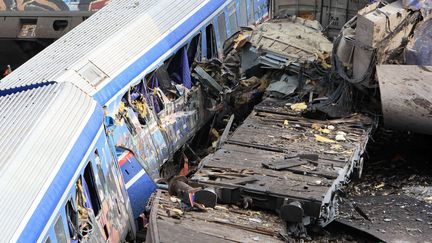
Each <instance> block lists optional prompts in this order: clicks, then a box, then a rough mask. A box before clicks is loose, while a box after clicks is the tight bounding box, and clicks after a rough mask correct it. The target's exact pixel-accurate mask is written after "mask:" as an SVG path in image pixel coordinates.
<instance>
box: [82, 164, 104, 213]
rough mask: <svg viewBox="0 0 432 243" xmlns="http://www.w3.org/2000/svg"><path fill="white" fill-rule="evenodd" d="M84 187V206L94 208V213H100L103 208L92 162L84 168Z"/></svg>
mask: <svg viewBox="0 0 432 243" xmlns="http://www.w3.org/2000/svg"><path fill="white" fill-rule="evenodd" d="M82 182H83V183H82V188H83V193H84V196H85V197H86V202H85V203H84V206H85V207H86V208H90V209H92V210H93V212H94V215H95V216H96V215H98V214H99V211H100V209H101V202H100V199H99V195H98V192H97V189H96V181H95V177H94V174H93V169H92V166H91V163H88V165H87V166H86V168H85V170H84V180H83V181H82Z"/></svg>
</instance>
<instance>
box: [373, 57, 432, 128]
mask: <svg viewBox="0 0 432 243" xmlns="http://www.w3.org/2000/svg"><path fill="white" fill-rule="evenodd" d="M377 79H378V82H379V85H380V91H381V104H382V110H383V115H384V125H385V126H386V127H390V128H396V129H401V130H407V131H413V132H419V133H427V134H432V113H431V111H432V97H431V93H432V82H431V80H432V66H425V67H422V66H413V65H379V66H377Z"/></svg>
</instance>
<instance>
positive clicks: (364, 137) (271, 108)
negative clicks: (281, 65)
mask: <svg viewBox="0 0 432 243" xmlns="http://www.w3.org/2000/svg"><path fill="white" fill-rule="evenodd" d="M290 105H291V104H287V103H286V102H284V101H279V100H273V99H265V100H264V101H263V102H261V103H260V104H258V105H257V106H256V107H255V109H254V111H253V112H252V113H251V114H250V115H249V116H248V117H247V118H246V120H245V121H244V122H243V124H242V125H241V126H239V127H238V128H237V129H236V130H235V131H234V132H233V134H232V135H231V137H230V138H229V139H228V140H227V141H226V142H225V143H224V145H223V146H222V147H221V148H220V149H219V150H217V151H216V152H215V153H214V154H210V155H208V156H207V157H206V158H204V159H203V161H202V162H201V166H200V169H199V170H198V171H197V173H195V175H194V176H193V178H192V181H194V182H196V183H198V184H200V185H204V186H207V187H211V188H214V189H215V190H216V192H217V194H218V202H221V203H227V204H237V205H242V206H245V205H247V206H252V207H257V208H261V209H265V210H274V211H275V212H278V213H279V214H280V215H281V217H282V218H283V219H284V220H287V221H289V222H297V221H300V220H301V219H300V218H299V216H298V214H296V213H294V212H298V213H300V214H301V215H302V217H303V221H302V222H304V220H306V221H311V220H312V221H314V222H317V223H318V224H320V225H321V226H324V225H326V224H327V223H329V222H331V221H332V220H333V219H334V218H335V216H336V215H337V192H338V190H339V189H340V188H341V186H343V184H344V183H346V182H348V181H349V180H350V176H351V174H352V173H353V172H354V171H358V170H360V169H361V166H362V155H363V153H364V151H365V148H366V144H367V141H368V139H369V136H370V134H371V132H372V128H373V124H374V121H373V120H372V119H370V118H369V117H367V116H365V115H362V114H352V115H351V116H350V117H346V118H343V119H337V120H313V119H307V118H304V117H302V116H301V114H300V112H294V111H293V110H291V108H289V107H290ZM360 171H361V170H360ZM296 202H298V204H295V203H296ZM293 203H294V204H293ZM292 205H297V207H298V208H297V209H295V208H294V211H292V210H293V207H292ZM292 214H295V215H297V216H292ZM298 223H300V222H298Z"/></svg>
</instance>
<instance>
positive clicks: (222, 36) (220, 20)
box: [217, 13, 227, 43]
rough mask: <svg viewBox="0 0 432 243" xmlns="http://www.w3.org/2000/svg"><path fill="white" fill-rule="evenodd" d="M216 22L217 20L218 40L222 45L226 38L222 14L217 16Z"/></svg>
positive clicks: (223, 15)
mask: <svg viewBox="0 0 432 243" xmlns="http://www.w3.org/2000/svg"><path fill="white" fill-rule="evenodd" d="M217 20H218V28H219V35H220V40H221V43H223V42H224V41H225V40H226V38H227V33H226V25H225V14H224V13H221V14H219V16H218V19H217Z"/></svg>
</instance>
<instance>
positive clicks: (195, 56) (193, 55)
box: [188, 34, 201, 63]
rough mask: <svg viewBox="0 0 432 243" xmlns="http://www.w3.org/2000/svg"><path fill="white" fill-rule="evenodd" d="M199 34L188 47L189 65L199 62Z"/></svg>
mask: <svg viewBox="0 0 432 243" xmlns="http://www.w3.org/2000/svg"><path fill="white" fill-rule="evenodd" d="M200 43H201V34H198V35H196V36H195V37H194V38H193V39H192V40H191V42H190V43H189V46H188V60H189V63H193V62H194V61H198V62H200V61H201V45H200Z"/></svg>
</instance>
